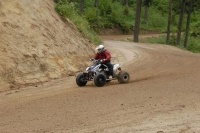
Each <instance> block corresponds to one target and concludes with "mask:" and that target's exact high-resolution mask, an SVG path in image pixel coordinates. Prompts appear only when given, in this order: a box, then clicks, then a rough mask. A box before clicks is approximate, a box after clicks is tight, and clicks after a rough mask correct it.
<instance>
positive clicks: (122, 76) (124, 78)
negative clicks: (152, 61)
mask: <svg viewBox="0 0 200 133" xmlns="http://www.w3.org/2000/svg"><path fill="white" fill-rule="evenodd" d="M117 79H118V81H119V83H128V82H129V79H130V75H129V74H128V73H127V72H124V71H120V72H119V74H118V76H117Z"/></svg>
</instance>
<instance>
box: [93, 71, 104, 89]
mask: <svg viewBox="0 0 200 133" xmlns="http://www.w3.org/2000/svg"><path fill="white" fill-rule="evenodd" d="M94 83H95V85H96V86H98V87H102V86H104V85H105V84H106V76H105V75H104V74H102V73H98V74H97V75H95V77H94Z"/></svg>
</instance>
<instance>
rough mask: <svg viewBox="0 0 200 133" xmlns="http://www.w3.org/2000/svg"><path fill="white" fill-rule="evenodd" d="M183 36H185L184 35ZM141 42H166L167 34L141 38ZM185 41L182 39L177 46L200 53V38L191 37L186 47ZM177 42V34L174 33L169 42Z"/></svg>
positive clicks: (172, 43) (173, 43) (171, 43)
mask: <svg viewBox="0 0 200 133" xmlns="http://www.w3.org/2000/svg"><path fill="white" fill-rule="evenodd" d="M182 38H184V36H183V37H182ZM140 42H142V43H152V44H166V35H162V36H160V37H152V38H147V39H142V40H140ZM183 42H184V40H183V39H182V40H181V44H180V46H177V47H179V48H182V49H187V50H189V51H191V52H194V53H200V38H194V37H190V38H189V41H188V47H187V48H184V46H183ZM175 43H176V38H175V35H172V36H171V37H170V41H169V44H170V45H173V46H176V45H175Z"/></svg>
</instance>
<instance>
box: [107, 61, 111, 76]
mask: <svg viewBox="0 0 200 133" xmlns="http://www.w3.org/2000/svg"><path fill="white" fill-rule="evenodd" d="M106 65H107V66H108V69H109V76H113V65H112V64H111V63H109V62H108V63H106Z"/></svg>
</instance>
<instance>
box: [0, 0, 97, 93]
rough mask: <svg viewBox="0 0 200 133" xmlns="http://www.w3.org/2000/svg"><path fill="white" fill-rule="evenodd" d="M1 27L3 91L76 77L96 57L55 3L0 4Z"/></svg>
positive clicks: (24, 0)
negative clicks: (56, 7)
mask: <svg viewBox="0 0 200 133" xmlns="http://www.w3.org/2000/svg"><path fill="white" fill-rule="evenodd" d="M0 27H1V28H0V86H1V87H0V91H5V90H9V89H14V88H18V87H20V86H22V85H28V84H35V83H40V82H46V81H49V80H51V79H55V78H59V77H62V76H68V75H74V72H77V71H78V70H79V69H80V68H81V66H84V65H85V62H86V61H87V60H88V58H89V57H90V56H92V55H93V44H91V43H90V42H89V40H87V39H85V38H84V37H83V35H82V34H80V33H79V31H78V30H77V29H76V27H75V26H74V25H73V24H72V23H71V22H70V21H69V20H67V22H64V21H63V20H62V19H61V18H60V16H59V15H58V14H57V13H56V12H55V9H54V1H53V0H18V1H16V0H6V1H0Z"/></svg>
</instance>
